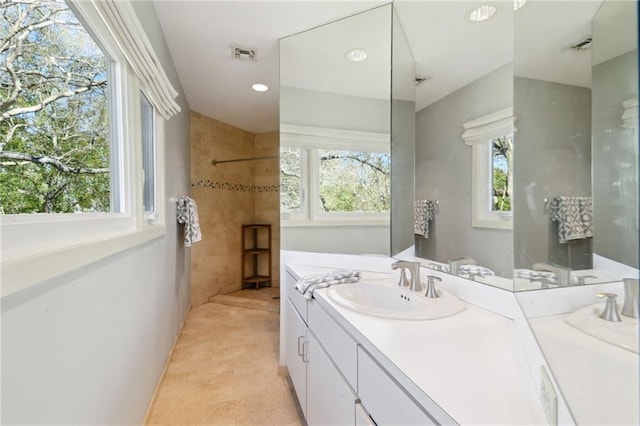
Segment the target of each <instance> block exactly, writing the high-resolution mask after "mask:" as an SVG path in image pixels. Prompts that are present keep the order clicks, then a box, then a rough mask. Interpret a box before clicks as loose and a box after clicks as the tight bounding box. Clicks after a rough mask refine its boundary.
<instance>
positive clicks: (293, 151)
mask: <svg viewBox="0 0 640 426" xmlns="http://www.w3.org/2000/svg"><path fill="white" fill-rule="evenodd" d="M303 199H304V188H303V180H302V149H301V148H291V147H286V146H282V147H280V211H281V212H282V213H284V214H285V215H290V214H291V213H302V207H303Z"/></svg>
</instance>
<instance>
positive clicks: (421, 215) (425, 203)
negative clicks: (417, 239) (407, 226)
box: [413, 200, 436, 238]
mask: <svg viewBox="0 0 640 426" xmlns="http://www.w3.org/2000/svg"><path fill="white" fill-rule="evenodd" d="M435 212H436V203H435V201H432V200H418V201H416V202H414V204H413V232H414V233H415V234H416V235H420V236H422V237H424V238H429V221H430V220H433V218H434V216H435Z"/></svg>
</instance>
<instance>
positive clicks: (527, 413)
mask: <svg viewBox="0 0 640 426" xmlns="http://www.w3.org/2000/svg"><path fill="white" fill-rule="evenodd" d="M288 267H289V270H290V271H291V272H292V273H293V274H294V275H297V278H300V277H302V276H305V275H310V274H318V273H323V272H327V271H328V269H327V268H319V267H313V266H303V265H288ZM362 276H363V281H365V280H371V281H381V280H382V281H386V282H389V281H391V282H395V280H397V278H396V277H395V276H394V275H392V274H385V273H379V272H378V273H375V272H362ZM345 285H348V284H345ZM314 297H315V299H316V300H317V301H318V302H319V303H320V304H321V305H323V306H327V305H328V306H330V307H331V308H333V309H334V310H335V311H336V312H337V313H338V314H339V315H337V316H336V315H334V317H338V318H340V317H342V318H343V319H344V320H346V321H347V322H348V323H349V324H350V325H351V327H353V328H354V329H355V330H356V331H357V332H358V333H359V334H361V335H362V336H363V337H364V338H365V339H366V340H367V341H368V342H369V343H370V344H371V345H373V346H374V347H375V349H377V350H378V351H379V352H380V353H382V354H383V355H384V356H385V357H386V358H387V360H388V361H389V362H391V363H392V364H393V365H394V366H395V367H396V368H397V369H399V370H400V371H401V372H402V373H403V374H404V375H405V376H406V377H407V378H408V379H409V380H411V382H413V383H414V384H415V385H416V386H417V387H418V388H420V389H421V390H422V391H423V392H424V393H425V394H426V395H428V396H429V398H431V399H432V400H433V401H434V402H436V403H437V404H438V405H439V406H440V407H441V408H442V409H443V410H444V411H446V412H447V414H449V416H451V417H452V418H453V419H454V420H455V421H456V422H458V423H459V424H475V425H479V424H484V425H516V424H519V425H524V424H527V425H533V424H541V425H546V424H547V419H546V417H545V415H544V412H543V410H542V405H541V403H540V399H539V396H538V393H537V386H536V385H535V384H534V383H533V379H532V377H531V374H530V372H529V368H528V365H527V362H526V359H525V355H524V353H523V350H522V348H521V346H520V343H519V340H518V336H517V334H516V330H515V327H514V325H513V322H512V321H511V320H509V319H507V318H505V317H502V316H500V315H496V314H494V313H491V312H489V311H486V310H483V309H480V308H477V307H475V306H473V305H467V308H466V309H465V310H464V311H463V312H461V313H459V314H457V315H454V316H451V317H447V318H442V319H437V320H430V321H405V320H393V319H385V318H377V317H373V316H369V315H363V314H360V313H358V312H355V311H352V310H349V309H346V308H343V307H341V306H339V305H337V304H335V303H334V302H333V301H331V300H330V299H329V297H328V296H327V289H320V290H317V291H316V292H315V294H314ZM379 361H381V362H382V360H379ZM418 400H420V399H419V398H418Z"/></svg>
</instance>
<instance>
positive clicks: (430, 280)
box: [424, 275, 442, 299]
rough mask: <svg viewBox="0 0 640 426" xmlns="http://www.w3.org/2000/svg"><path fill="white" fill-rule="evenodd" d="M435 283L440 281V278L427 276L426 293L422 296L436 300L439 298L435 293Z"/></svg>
mask: <svg viewBox="0 0 640 426" xmlns="http://www.w3.org/2000/svg"><path fill="white" fill-rule="evenodd" d="M435 281H439V282H440V281H442V279H441V278H438V277H434V276H433V275H429V276H427V292H426V293H425V294H424V295H425V296H426V297H428V298H429V299H436V298H438V297H440V295H439V294H438V292H437V291H436V284H435Z"/></svg>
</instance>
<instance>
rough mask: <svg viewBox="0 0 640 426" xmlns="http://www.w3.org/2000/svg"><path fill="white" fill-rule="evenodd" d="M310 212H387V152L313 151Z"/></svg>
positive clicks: (388, 177) (388, 192) (388, 190)
mask: <svg viewBox="0 0 640 426" xmlns="http://www.w3.org/2000/svg"><path fill="white" fill-rule="evenodd" d="M312 158H313V172H314V173H313V183H314V184H315V185H317V188H318V191H317V194H314V195H315V196H316V197H317V198H316V201H317V204H316V205H315V207H316V208H315V209H314V210H315V211H314V213H315V214H317V215H324V214H327V213H341V214H351V213H356V214H358V213H365V214H381V213H388V212H389V207H390V202H391V200H390V185H391V182H390V175H389V174H390V169H389V163H390V158H389V153H386V152H366V151H336V150H324V149H323V150H313V157H312Z"/></svg>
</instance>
